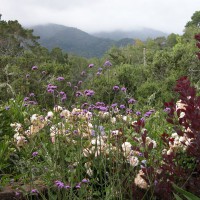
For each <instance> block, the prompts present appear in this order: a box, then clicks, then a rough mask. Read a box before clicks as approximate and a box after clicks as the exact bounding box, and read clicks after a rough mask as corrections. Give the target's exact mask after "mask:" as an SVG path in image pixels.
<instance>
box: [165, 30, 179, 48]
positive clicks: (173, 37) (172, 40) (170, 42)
mask: <svg viewBox="0 0 200 200" xmlns="http://www.w3.org/2000/svg"><path fill="white" fill-rule="evenodd" d="M177 37H178V34H175V33H171V34H170V35H168V37H167V41H166V45H167V46H168V47H173V46H175V45H176V44H177V43H178V41H177Z"/></svg>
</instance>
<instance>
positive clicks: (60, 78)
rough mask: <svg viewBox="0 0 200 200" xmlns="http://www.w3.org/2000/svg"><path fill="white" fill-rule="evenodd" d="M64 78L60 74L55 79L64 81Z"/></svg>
mask: <svg viewBox="0 0 200 200" xmlns="http://www.w3.org/2000/svg"><path fill="white" fill-rule="evenodd" d="M64 80H65V78H64V77H62V76H59V77H58V78H57V81H64Z"/></svg>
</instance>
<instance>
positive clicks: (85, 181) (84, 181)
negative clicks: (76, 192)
mask: <svg viewBox="0 0 200 200" xmlns="http://www.w3.org/2000/svg"><path fill="white" fill-rule="evenodd" d="M81 182H82V183H89V182H90V181H89V179H86V178H84V179H83V180H82V181H81Z"/></svg>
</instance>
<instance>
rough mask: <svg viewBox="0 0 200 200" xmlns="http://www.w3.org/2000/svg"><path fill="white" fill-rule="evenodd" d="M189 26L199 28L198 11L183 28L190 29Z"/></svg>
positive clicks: (199, 12) (199, 16) (199, 13)
mask: <svg viewBox="0 0 200 200" xmlns="http://www.w3.org/2000/svg"><path fill="white" fill-rule="evenodd" d="M190 26H197V27H200V11H196V12H195V13H194V14H193V15H192V17H191V21H189V22H187V24H186V25H185V27H190Z"/></svg>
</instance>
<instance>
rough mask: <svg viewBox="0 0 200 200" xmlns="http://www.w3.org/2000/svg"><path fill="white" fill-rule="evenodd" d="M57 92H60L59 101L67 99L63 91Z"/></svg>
mask: <svg viewBox="0 0 200 200" xmlns="http://www.w3.org/2000/svg"><path fill="white" fill-rule="evenodd" d="M59 94H60V98H61V101H62V102H63V101H65V100H66V99H67V95H66V93H65V92H63V91H61V92H59Z"/></svg>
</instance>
